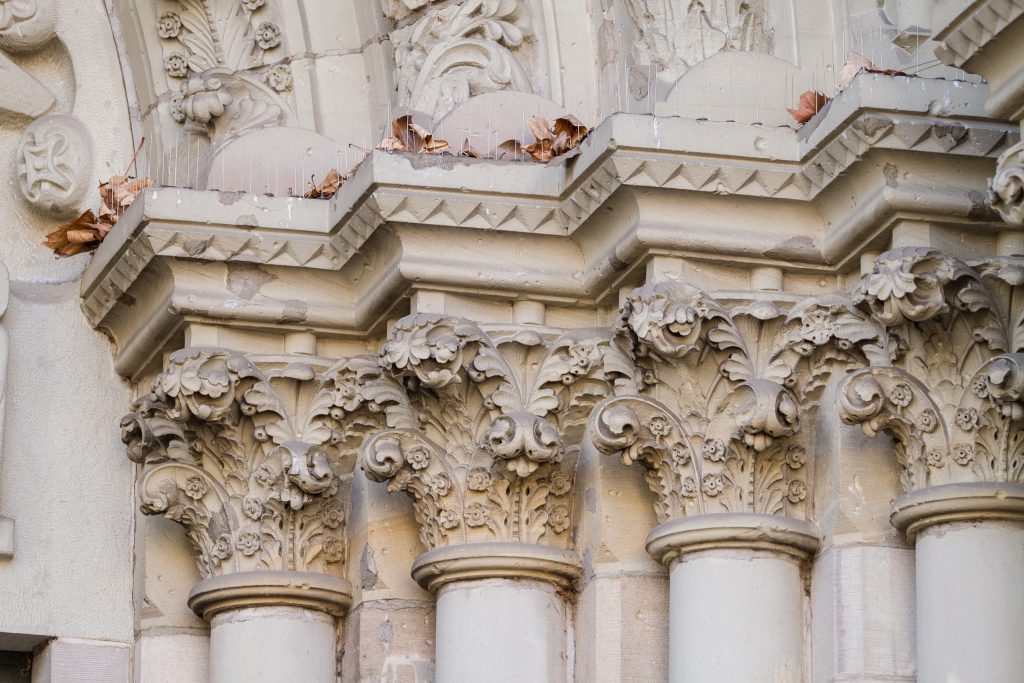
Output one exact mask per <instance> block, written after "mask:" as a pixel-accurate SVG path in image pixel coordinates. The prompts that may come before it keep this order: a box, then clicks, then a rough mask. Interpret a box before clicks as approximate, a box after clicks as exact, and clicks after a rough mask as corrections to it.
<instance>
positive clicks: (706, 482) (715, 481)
mask: <svg viewBox="0 0 1024 683" xmlns="http://www.w3.org/2000/svg"><path fill="white" fill-rule="evenodd" d="M701 490H702V491H704V495H706V496H708V497H710V498H714V497H715V496H717V495H718V494H720V493H721V492H722V491H724V490H725V480H724V479H722V475H720V474H705V475H704V479H703V481H702V482H701Z"/></svg>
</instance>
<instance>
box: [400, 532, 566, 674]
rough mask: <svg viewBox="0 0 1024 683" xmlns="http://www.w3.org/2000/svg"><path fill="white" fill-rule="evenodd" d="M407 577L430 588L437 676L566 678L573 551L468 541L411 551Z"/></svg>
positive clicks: (516, 544) (517, 544) (518, 544)
mask: <svg viewBox="0 0 1024 683" xmlns="http://www.w3.org/2000/svg"><path fill="white" fill-rule="evenodd" d="M412 576H413V578H414V579H416V581H417V582H419V584H420V585H421V586H423V587H424V588H425V589H427V590H429V591H432V592H434V593H436V594H437V643H436V648H437V649H436V654H435V667H436V668H435V672H436V677H435V680H436V682H437V683H475V682H478V681H488V682H489V683H505V682H507V683H549V682H555V681H565V680H568V672H569V657H570V655H569V643H568V635H567V626H568V613H567V612H568V611H567V609H566V604H565V600H564V599H563V598H562V595H563V594H564V591H569V590H572V589H573V584H574V583H575V582H576V581H577V580H578V579H579V577H580V565H579V559H578V558H577V556H576V553H573V552H569V551H565V550H557V549H554V548H548V547H546V546H540V545H527V544H520V543H469V544H466V545H462V546H454V547H446V548H438V549H436V550H431V551H429V552H427V553H424V554H423V555H421V556H420V557H419V558H417V560H416V562H415V564H413V568H412Z"/></svg>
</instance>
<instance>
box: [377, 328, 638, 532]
mask: <svg viewBox="0 0 1024 683" xmlns="http://www.w3.org/2000/svg"><path fill="white" fill-rule="evenodd" d="M381 361H382V364H383V366H384V367H385V368H386V369H387V371H388V372H389V373H390V374H391V375H392V376H393V377H394V378H395V379H396V380H397V381H398V382H400V383H401V384H402V385H403V386H404V387H405V389H406V391H407V392H408V395H409V399H410V403H411V405H412V408H413V411H414V412H415V415H416V423H417V425H416V427H415V428H414V429H392V430H386V431H383V432H380V433H377V434H375V435H374V436H373V437H371V438H370V439H369V440H368V441H367V442H366V443H365V444H364V446H363V452H362V466H363V469H364V470H365V471H366V475H367V476H368V477H369V478H371V479H374V480H377V481H387V482H388V489H389V490H391V491H405V492H407V493H408V494H409V495H410V496H411V497H412V499H413V506H414V510H415V514H416V519H417V521H418V522H419V525H420V538H421V540H422V542H423V545H424V546H426V548H427V549H434V548H438V547H441V546H445V545H458V544H463V543H471V542H483V541H505V542H522V543H542V544H546V545H550V546H553V547H558V548H566V547H567V546H568V544H569V542H570V539H569V534H568V533H566V532H567V531H568V530H569V528H570V527H571V519H572V511H573V496H572V491H573V475H574V471H575V463H576V459H577V456H578V451H579V440H580V438H581V436H582V432H583V429H584V426H585V423H586V419H587V416H588V414H589V412H590V410H591V408H592V407H593V406H594V405H596V404H597V403H598V402H599V401H601V400H602V399H604V398H605V397H606V396H609V395H612V394H614V393H618V392H621V391H628V390H631V389H632V388H633V386H634V383H633V379H632V374H633V367H632V364H631V363H630V361H629V359H628V358H627V357H626V355H625V354H624V353H623V352H622V351H621V350H620V349H619V348H618V347H617V346H616V345H615V344H613V343H612V340H611V339H610V336H609V335H608V334H606V333H602V332H599V331H590V330H580V331H573V332H569V333H564V334H563V333H560V332H556V331H552V330H549V329H547V328H543V327H536V328H530V327H524V326H515V327H513V326H509V327H501V326H478V325H476V324H474V323H472V322H469V321H467V320H462V319H454V318H444V317H439V316H432V315H412V316H409V317H406V318H403V319H402V320H400V321H399V322H398V324H397V326H396V328H395V332H394V334H393V335H392V337H391V338H390V340H389V341H388V342H387V343H386V344H385V346H384V350H383V353H382V356H381Z"/></svg>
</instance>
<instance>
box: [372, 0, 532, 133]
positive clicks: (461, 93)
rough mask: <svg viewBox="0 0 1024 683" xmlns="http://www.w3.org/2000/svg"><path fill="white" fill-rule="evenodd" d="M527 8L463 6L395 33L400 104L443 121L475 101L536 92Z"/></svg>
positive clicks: (503, 3)
mask: <svg viewBox="0 0 1024 683" xmlns="http://www.w3.org/2000/svg"><path fill="white" fill-rule="evenodd" d="M531 35H532V30H531V27H530V19H529V14H528V10H527V8H526V5H525V3H520V2H517V1H516V0H464V1H463V2H459V3H452V4H449V5H448V6H446V7H443V8H441V9H433V10H428V11H427V12H426V13H425V14H424V15H423V16H422V17H421V18H420V19H419V20H417V21H416V23H414V24H412V25H411V26H407V27H404V28H401V29H398V30H396V31H393V32H392V33H391V42H392V44H394V46H395V63H396V65H397V73H396V81H397V82H398V93H399V99H400V103H401V104H403V105H405V106H408V107H409V108H411V109H415V110H418V111H424V112H427V113H428V114H431V115H432V116H433V117H434V118H440V117H441V116H443V115H444V114H445V113H447V112H448V111H450V110H451V109H452V108H454V107H455V105H457V104H459V103H461V102H464V101H465V100H467V99H469V98H470V97H472V96H473V95H479V94H482V93H487V92H496V91H499V90H517V91H520V92H532V91H533V86H532V84H531V82H530V77H529V75H528V73H529V72H528V68H527V66H525V64H527V63H528V61H529V54H528V50H527V49H526V48H527V44H528V42H529V39H530V37H531Z"/></svg>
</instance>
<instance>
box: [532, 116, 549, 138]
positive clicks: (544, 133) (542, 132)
mask: <svg viewBox="0 0 1024 683" xmlns="http://www.w3.org/2000/svg"><path fill="white" fill-rule="evenodd" d="M530 131H531V132H532V133H533V137H535V138H536V139H537V142H540V141H542V140H554V139H555V135H554V133H552V132H551V124H550V123H548V120H547V119H546V118H544V117H542V116H534V117H531V118H530Z"/></svg>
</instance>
